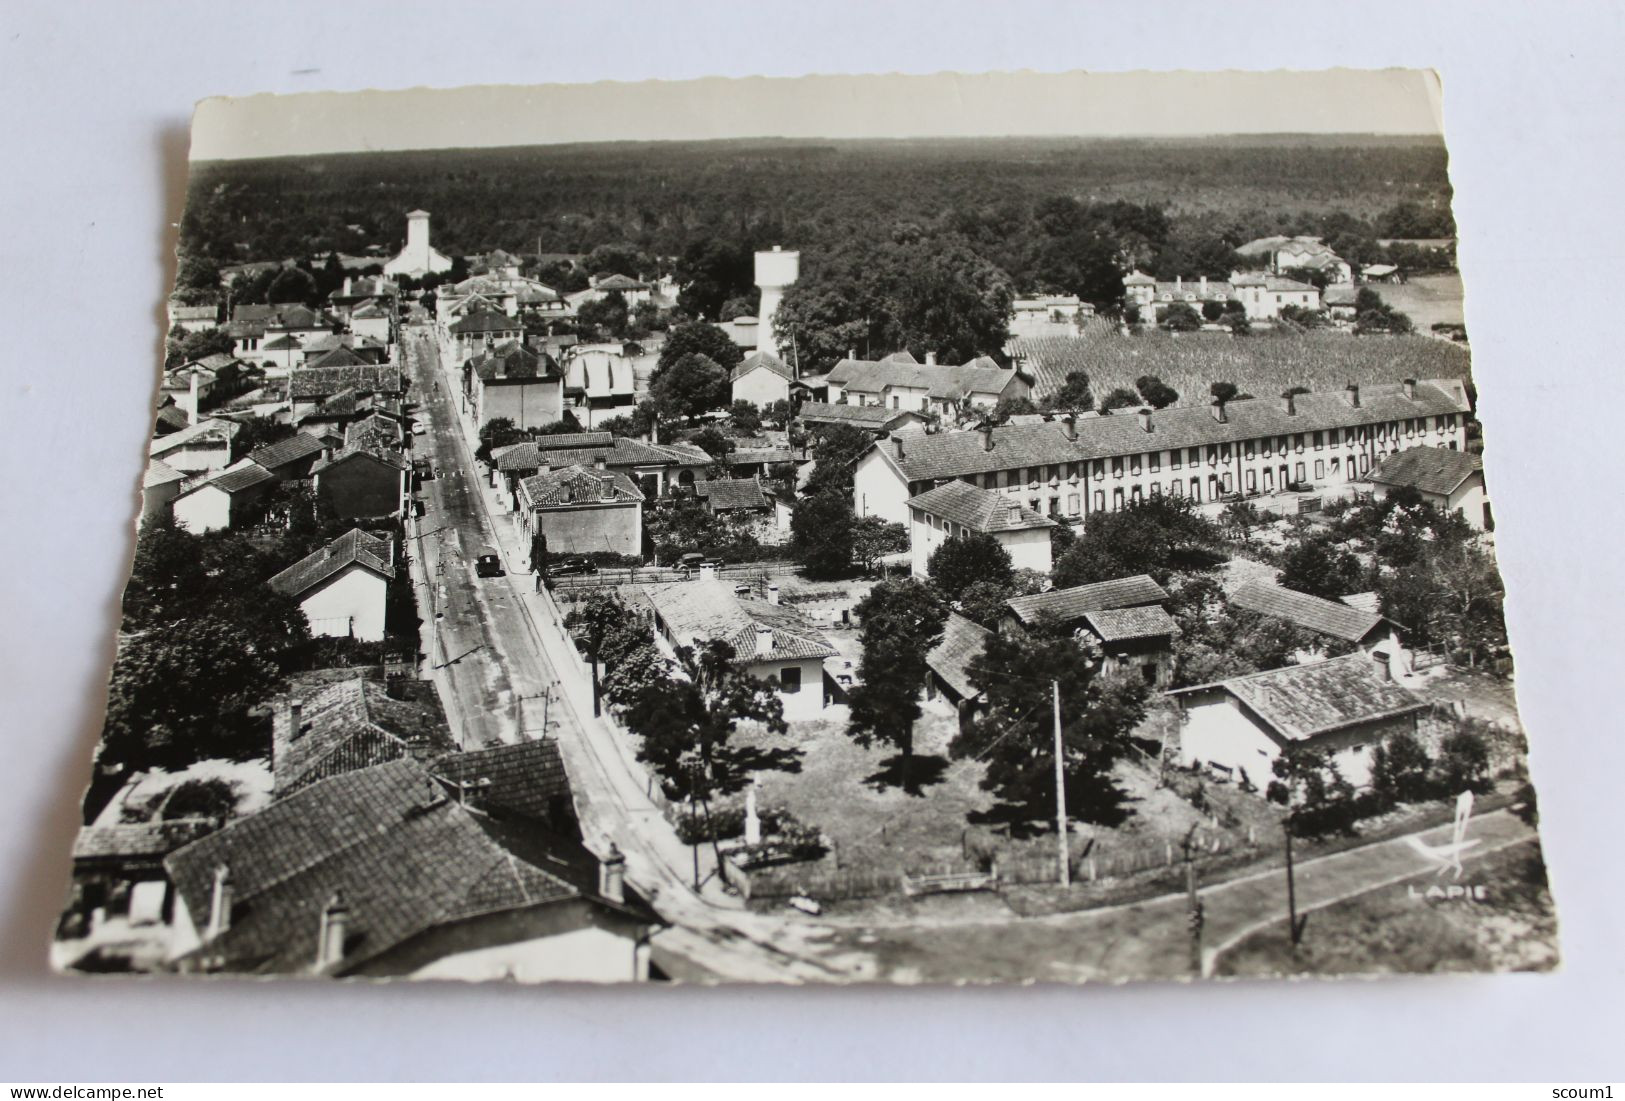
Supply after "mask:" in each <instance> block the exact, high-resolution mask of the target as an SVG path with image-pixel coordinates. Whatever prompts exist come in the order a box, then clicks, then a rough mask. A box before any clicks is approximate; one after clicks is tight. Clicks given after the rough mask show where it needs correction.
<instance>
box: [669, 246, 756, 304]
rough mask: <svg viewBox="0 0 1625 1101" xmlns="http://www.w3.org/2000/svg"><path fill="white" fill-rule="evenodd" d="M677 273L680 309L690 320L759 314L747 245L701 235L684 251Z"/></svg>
mask: <svg viewBox="0 0 1625 1101" xmlns="http://www.w3.org/2000/svg"><path fill="white" fill-rule="evenodd" d="M674 274H675V275H676V277H677V282H678V283H679V284H681V287H682V289H681V290H680V291H678V294H677V308H678V309H680V310H682V311H683V312H684V313H686V314H688V315H689V316H691V317H702V318H710V319H712V320H715V321H727V320H730V319H732V318H734V317H737V316H740V315H742V314H749V315H751V316H754V315H755V313H756V308H757V307H756V298H755V294H756V286H755V280H756V261H755V257H754V256H753V255H752V250H751V247H750V245H749V244H748V243H746V242H743V241H730V240H725V239H724V238H722V237H721V236H720V235H716V234H705V235H702V236H701V237H699V238H698V239H696V240H695V241H693V242H692V243H691V244H689V246H688V247H687V248H686V249H684V250H683V253H682V255H681V256H679V257H678V259H677V269H676V272H675V273H674ZM741 303H744V305H743V307H742V308H741V305H740V304H741Z"/></svg>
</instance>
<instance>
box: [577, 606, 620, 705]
mask: <svg viewBox="0 0 1625 1101" xmlns="http://www.w3.org/2000/svg"><path fill="white" fill-rule="evenodd" d="M625 619H626V609H625V608H624V607H622V606H621V602H620V601H618V600H616V599H615V598H614V597H612V596H609V595H607V594H605V593H596V592H595V593H593V594H592V595H591V596H589V597H588V598H587V599H586V600H585V601H583V602H582V603H580V604H577V605H576V606H575V607H574V608H572V609H570V612H569V614H568V615H566V616H565V617H564V625H565V626H566V627H568V628H570V630H571V631H573V632H575V633H577V634H578V635H579V636H580V638H581V641H582V642H584V643H586V645H587V659H588V661H590V662H591V663H592V713H593V714H594V715H599V714H602V713H603V707H602V704H601V702H600V696H599V685H598V662H599V659H600V657H601V655H602V651H603V646H604V640H605V639H607V638H608V637H609V636H610V635H611V634H613V633H614V632H615V631H616V630H617V629H618V628H619V627H620V626H621V624H622V622H623V621H624V620H625Z"/></svg>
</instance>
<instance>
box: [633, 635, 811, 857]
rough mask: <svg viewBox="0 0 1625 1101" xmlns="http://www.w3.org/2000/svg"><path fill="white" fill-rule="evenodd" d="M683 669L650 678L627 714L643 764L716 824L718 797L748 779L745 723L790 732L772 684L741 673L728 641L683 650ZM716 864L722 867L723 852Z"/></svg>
mask: <svg viewBox="0 0 1625 1101" xmlns="http://www.w3.org/2000/svg"><path fill="white" fill-rule="evenodd" d="M677 664H678V669H679V670H680V671H681V673H682V676H681V677H678V676H674V675H672V674H671V673H669V672H665V671H661V672H659V673H650V674H649V675H648V677H647V679H646V683H645V684H644V685H643V686H642V687H641V689H639V690H638V691H637V692H636V693H635V694H634V696H633V698H632V699H631V702H630V703H629V704H628V705H627V706H626V708H625V710H624V715H625V717H626V722H627V726H628V727H629V728H630V729H631V730H632V732H633V733H634V734H637V735H638V736H639V737H640V738H642V740H643V744H642V745H641V746H640V747H639V750H638V759H639V760H641V761H644V762H646V763H647V764H649V765H651V766H652V767H653V768H654V769H655V770H656V771H657V772H658V773H659V774H660V776H661V779H662V780H663V781H664V783H665V786H666V788H667V789H668V790H669V791H670V792H672V793H673V794H674V795H676V796H677V797H679V798H687V799H692V800H695V801H697V802H699V803H700V804H701V805H703V806H706V807H707V817H709V801H710V799H711V796H712V794H713V793H714V792H716V791H719V790H729V789H731V788H734V787H737V785H738V784H739V783H740V782H741V781H742V779H743V777H742V776H740V775H739V772H738V769H737V766H736V765H735V762H734V759H733V755H732V753H730V747H729V741H730V739H731V737H732V735H733V734H734V732H735V731H736V730H737V728H738V725H739V723H741V722H756V723H760V724H761V725H762V726H763V727H764V728H765V729H766V730H767V731H768V732H769V733H773V734H783V733H784V732H785V731H786V730H788V729H789V727H788V725H787V724H786V723H785V721H784V704H783V701H781V700H780V699H779V695H778V693H777V692H776V691H774V685H773V683H772V682H771V681H763V680H759V679H757V678H756V677H753V676H751V675H750V674H749V673H747V672H746V671H745V670H744V669H742V668H740V666H739V665H738V664H737V663H736V662H735V661H734V649H733V647H732V646H731V645H729V644H728V643H727V642H726V641H724V640H722V639H712V640H710V641H709V642H706V643H703V644H701V645H700V646H698V647H688V646H680V647H678V648H677ZM715 841H716V837H715V833H714V832H713V835H712V842H713V845H714V844H715ZM717 858H718V859H717V863H718V866H719V867H720V866H721V863H722V860H721V853H720V852H719V853H718V854H717Z"/></svg>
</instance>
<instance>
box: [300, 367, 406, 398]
mask: <svg viewBox="0 0 1625 1101" xmlns="http://www.w3.org/2000/svg"><path fill="white" fill-rule="evenodd" d="M405 389H406V384H405V381H404V380H403V379H402V378H401V369H400V368H399V367H396V366H393V365H390V364H380V365H374V366H353V367H305V368H302V369H300V370H297V371H294V372H293V373H292V374H290V375H289V376H288V395H289V397H291V398H296V399H300V400H306V401H308V400H310V399H312V398H325V397H330V396H332V395H333V394H337V393H339V392H340V391H341V390H354V391H356V392H357V393H377V394H399V393H402V392H403V391H405Z"/></svg>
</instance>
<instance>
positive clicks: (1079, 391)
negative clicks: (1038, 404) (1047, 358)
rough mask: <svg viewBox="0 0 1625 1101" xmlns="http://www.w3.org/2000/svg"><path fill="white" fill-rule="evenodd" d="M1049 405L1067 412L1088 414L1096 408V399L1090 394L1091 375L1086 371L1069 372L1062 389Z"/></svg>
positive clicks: (1063, 381)
mask: <svg viewBox="0 0 1625 1101" xmlns="http://www.w3.org/2000/svg"><path fill="white" fill-rule="evenodd" d="M1049 405H1050V406H1051V408H1054V409H1061V410H1065V411H1067V412H1073V413H1077V412H1087V411H1088V410H1090V409H1093V408H1094V407H1095V397H1094V395H1093V394H1092V393H1090V392H1089V375H1088V372H1086V371H1068V372H1067V374H1066V378H1064V379H1062V380H1061V388H1060V389H1059V390H1057V391H1055V396H1054V397H1053V398H1051V399H1050V401H1049Z"/></svg>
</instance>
